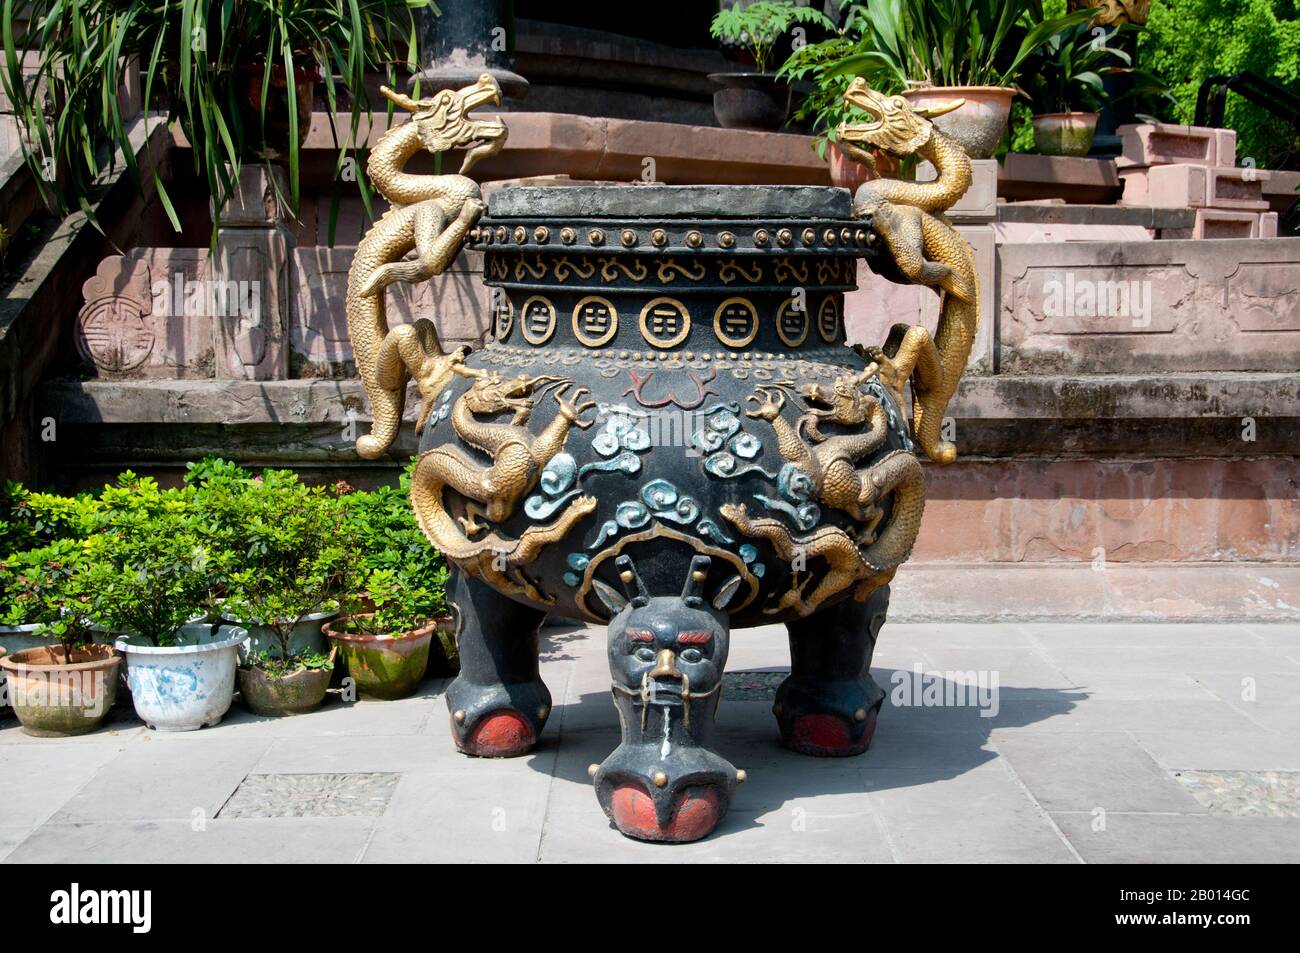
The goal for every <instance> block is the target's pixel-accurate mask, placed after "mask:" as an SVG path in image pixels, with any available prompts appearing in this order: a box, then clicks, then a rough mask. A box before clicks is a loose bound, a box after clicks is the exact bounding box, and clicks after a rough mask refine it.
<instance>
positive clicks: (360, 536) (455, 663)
mask: <svg viewBox="0 0 1300 953" xmlns="http://www.w3.org/2000/svg"><path fill="white" fill-rule="evenodd" d="M413 468H414V464H411V465H410V466H408V467H407V468H406V470H405V472H404V473H403V474H402V477H401V480H400V482H399V485H398V486H381V487H378V488H377V489H375V490H373V491H369V492H351V488H350V487H346V486H344V485H342V484H340V485H339V486H338V487H337V488H336V489H337V490H338V491H339V492H340V493H346V494H347V513H348V527H347V536H348V539H349V540H350V542H351V545H352V547H353V549H354V550H355V551H356V556H357V559H358V562H359V568H360V571H361V572H362V573H363V574H365V575H368V574H369V573H370V572H372V571H373V570H376V569H387V570H391V571H393V572H394V573H396V574H397V575H398V577H399V578H401V579H405V580H407V581H409V582H410V583H411V584H413V585H414V586H415V587H416V588H422V589H424V590H425V591H427V592H428V593H429V602H428V605H427V606H425V608H424V610H423V611H425V612H427V614H428V617H429V618H430V619H432V620H433V621H434V623H435V626H436V628H435V629H434V635H435V638H434V640H433V641H432V642H431V643H430V646H429V667H428V670H427V673H428V674H430V675H436V676H452V675H455V674H456V673H457V672H459V671H460V659H459V657H458V655H457V651H456V640H455V634H454V631H453V629H454V626H453V624H452V618H451V615H450V613H449V612H448V606H447V595H446V592H447V577H448V571H447V563H446V560H444V559H443V556H442V553H440V552H438V550H436V549H434V548H433V547H432V546H430V545H429V541H428V539H426V538H425V535H424V533H423V532H422V531H421V530H420V526H419V524H418V523H416V521H415V513H414V512H413V511H412V509H411V496H410V489H411V486H410V481H411V471H412V469H413ZM366 608H367V610H368V609H369V607H368V606H367V607H366Z"/></svg>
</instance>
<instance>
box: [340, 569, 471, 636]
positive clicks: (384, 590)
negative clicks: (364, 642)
mask: <svg viewBox="0 0 1300 953" xmlns="http://www.w3.org/2000/svg"><path fill="white" fill-rule="evenodd" d="M431 582H432V583H433V584H432V585H431V586H426V585H422V584H420V583H416V582H413V581H412V580H411V579H410V578H409V577H406V576H404V575H403V574H401V573H399V572H395V571H394V570H391V569H374V570H372V571H371V572H370V574H369V575H368V576H365V577H364V578H363V580H362V584H363V585H364V587H365V588H364V596H359V597H356V598H354V599H353V600H352V601H351V602H350V604H349V612H348V620H347V623H346V630H347V631H348V632H355V633H358V634H361V635H400V634H402V633H406V632H414V631H415V630H416V629H421V628H424V626H426V625H428V624H429V622H430V621H431V620H433V619H436V618H438V617H440V616H443V615H446V613H447V601H446V594H445V592H446V574H445V570H444V573H443V576H442V578H441V579H440V580H439V579H435V580H431Z"/></svg>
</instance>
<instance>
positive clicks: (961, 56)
mask: <svg viewBox="0 0 1300 953" xmlns="http://www.w3.org/2000/svg"><path fill="white" fill-rule="evenodd" d="M858 6H859V7H860V10H859V13H860V15H861V17H862V38H861V41H860V42H859V44H858V46H857V48H856V49H854V50H853V51H852V52H851V53H849V54H847V55H846V56H845V57H843V58H842V59H841V60H840V62H839V63H837V64H835V65H834V66H833V67H832V68H831V69H830V70H828V72H831V73H835V74H846V73H847V74H857V75H862V76H865V77H866V78H867V80H868V82H869V83H870V84H871V86H872V88H874V89H878V90H882V91H899V93H900V95H902V96H905V97H907V99H909V100H910V101H911V102H912V105H913V106H915V107H931V108H933V107H938V106H942V105H944V104H948V103H952V102H954V101H960V102H961V106H960V108H958V109H955V110H952V111H951V112H948V113H947V114H946V115H942V116H939V117H937V118H936V119H935V120H934V123H935V125H936V126H937V127H938V128H939V129H940V130H941V131H942V132H944V133H945V134H946V135H948V136H949V137H950V138H952V139H955V140H956V141H957V142H958V143H959V144H960V145H961V146H962V148H964V149H965V150H966V152H967V154H968V155H970V157H971V158H973V159H987V158H990V157H991V156H992V155H993V153H994V152H995V151H996V150H997V148H998V145H999V143H1001V141H1002V137H1003V135H1004V134H1005V132H1006V128H1007V120H1008V117H1009V116H1010V113H1011V101H1012V99H1013V98H1015V96H1016V95H1017V93H1018V89H1017V88H1016V85H1015V83H1016V80H1017V77H1018V76H1019V75H1020V73H1021V70H1022V67H1023V64H1024V61H1025V59H1026V58H1027V57H1028V56H1029V55H1030V54H1031V53H1032V52H1033V51H1034V50H1036V49H1038V48H1039V47H1040V46H1042V45H1043V44H1044V43H1046V42H1047V41H1048V39H1049V38H1050V37H1052V36H1053V35H1055V34H1056V33H1059V32H1060V31H1061V30H1063V29H1065V28H1066V27H1069V26H1071V25H1073V24H1076V23H1083V22H1085V21H1087V20H1088V19H1089V18H1090V17H1091V15H1092V11H1089V10H1078V11H1075V12H1074V13H1068V14H1066V15H1065V16H1062V17H1054V18H1051V19H1048V18H1046V17H1045V16H1044V14H1043V4H1042V2H1041V0H872V2H871V3H869V4H866V5H858Z"/></svg>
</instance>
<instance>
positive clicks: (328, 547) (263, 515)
mask: <svg viewBox="0 0 1300 953" xmlns="http://www.w3.org/2000/svg"><path fill="white" fill-rule="evenodd" d="M207 489H208V491H210V492H214V493H219V494H222V497H223V505H224V506H226V507H227V510H226V513H227V519H228V520H229V521H230V522H229V523H228V524H227V525H226V527H225V529H224V530H223V532H227V533H228V534H229V535H228V536H227V537H226V538H228V539H230V540H231V541H232V571H231V572H230V575H229V586H230V589H229V595H228V596H227V597H226V599H225V600H224V611H225V612H226V613H227V614H228V615H230V616H232V617H234V618H238V619H240V620H241V621H244V622H248V623H254V624H256V625H260V626H263V627H265V628H266V629H267V630H269V631H270V632H271V634H272V635H273V637H274V639H275V643H276V651H275V652H274V653H273V652H271V651H270V650H268V651H264V652H262V653H261V654H260V655H258V656H256V657H250V658H249V662H250V664H252V665H255V666H256V667H258V668H261V669H262V670H263V671H266V672H268V673H269V674H273V675H282V674H288V673H290V672H293V671H296V670H297V669H298V668H300V667H309V668H327V667H330V662H329V659H328V657H327V656H320V655H317V654H298V653H295V652H294V651H293V632H294V629H295V627H297V626H298V625H299V624H301V623H302V621H303V620H304V619H305V618H306V617H307V616H309V615H312V614H314V613H317V612H321V611H324V610H327V609H331V608H335V607H337V606H338V605H339V604H340V603H341V601H342V599H343V596H344V595H345V594H346V591H347V588H348V585H349V584H350V583H351V582H352V581H353V580H354V579H355V577H356V570H355V565H356V558H355V549H354V548H353V546H351V545H350V543H349V540H348V537H347V534H346V532H345V520H346V510H345V507H344V506H343V504H342V503H341V502H340V500H339V499H338V498H337V497H335V496H334V495H333V494H331V493H330V492H329V491H327V490H325V489H323V488H320V487H308V486H305V485H304V484H303V483H301V482H300V481H299V479H298V477H297V476H295V475H294V474H293V473H291V472H289V471H287V470H267V471H264V472H263V473H262V475H261V476H260V477H257V478H254V479H251V480H245V481H243V485H242V489H241V490H240V491H239V492H228V491H229V490H230V489H231V488H230V487H228V486H222V485H217V486H209V487H208V488H207ZM202 495H203V494H202V493H200V496H202Z"/></svg>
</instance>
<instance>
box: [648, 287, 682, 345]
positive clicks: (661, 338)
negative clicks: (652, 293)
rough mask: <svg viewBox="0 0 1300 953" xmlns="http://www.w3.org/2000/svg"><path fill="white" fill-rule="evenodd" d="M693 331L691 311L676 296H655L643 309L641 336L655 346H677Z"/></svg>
mask: <svg viewBox="0 0 1300 953" xmlns="http://www.w3.org/2000/svg"><path fill="white" fill-rule="evenodd" d="M690 333H691V313H690V312H689V311H687V310H686V305H684V304H682V303H681V302H680V301H678V300H677V299H676V298H655V299H654V300H652V301H651V302H650V303H649V304H647V305H646V306H645V307H644V308H642V309H641V336H642V337H643V338H645V339H646V342H647V343H649V344H653V345H654V346H655V347H662V348H669V347H676V346H677V345H679V344H681V343H682V342H683V341H685V340H686V338H687V336H688V335H689V334H690Z"/></svg>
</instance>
